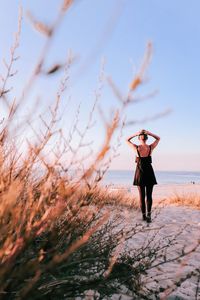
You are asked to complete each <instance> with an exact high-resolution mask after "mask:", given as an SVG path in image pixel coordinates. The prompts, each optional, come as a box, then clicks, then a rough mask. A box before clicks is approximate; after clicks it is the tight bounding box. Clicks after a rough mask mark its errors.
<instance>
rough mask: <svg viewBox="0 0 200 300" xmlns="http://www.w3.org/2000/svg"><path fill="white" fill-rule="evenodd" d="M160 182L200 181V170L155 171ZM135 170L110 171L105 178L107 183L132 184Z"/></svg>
mask: <svg viewBox="0 0 200 300" xmlns="http://www.w3.org/2000/svg"><path fill="white" fill-rule="evenodd" d="M154 172H155V175H156V179H157V182H158V184H184V183H194V184H195V183H197V184H199V183H200V172H188V171H154ZM133 177H134V171H124V170H123V171H122V170H117V171H114V170H112V171H108V172H107V173H106V175H105V177H104V179H103V182H102V183H103V184H105V185H110V184H113V185H125V186H126V185H132V182H133Z"/></svg>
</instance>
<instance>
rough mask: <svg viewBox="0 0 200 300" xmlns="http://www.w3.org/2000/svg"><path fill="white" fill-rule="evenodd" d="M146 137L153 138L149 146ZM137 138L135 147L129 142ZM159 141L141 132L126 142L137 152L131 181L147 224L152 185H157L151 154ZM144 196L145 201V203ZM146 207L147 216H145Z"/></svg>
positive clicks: (146, 132) (155, 136)
mask: <svg viewBox="0 0 200 300" xmlns="http://www.w3.org/2000/svg"><path fill="white" fill-rule="evenodd" d="M148 135H150V136H152V137H154V138H155V141H154V142H153V143H152V144H151V145H147V144H146V141H147V139H148ZM136 136H138V139H139V141H140V145H139V146H138V145H136V144H134V143H132V142H131V140H132V139H133V138H134V137H136ZM159 141H160V138H159V136H157V135H155V134H153V133H151V132H149V131H147V130H144V129H143V130H141V131H139V132H137V133H135V134H133V135H131V136H130V137H129V138H128V139H127V142H128V144H129V145H131V147H132V148H133V149H134V150H135V151H136V152H137V157H136V163H137V166H136V171H135V177H134V181H133V185H137V186H138V191H139V198H140V207H141V211H142V216H143V220H144V221H147V222H148V223H150V222H151V207H152V192H153V186H154V184H157V182H156V177H155V174H154V170H153V168H152V165H151V162H152V159H151V153H152V151H153V149H154V148H155V147H156V146H157V145H158V143H159ZM145 196H146V198H147V201H146V203H145ZM146 207H147V214H146Z"/></svg>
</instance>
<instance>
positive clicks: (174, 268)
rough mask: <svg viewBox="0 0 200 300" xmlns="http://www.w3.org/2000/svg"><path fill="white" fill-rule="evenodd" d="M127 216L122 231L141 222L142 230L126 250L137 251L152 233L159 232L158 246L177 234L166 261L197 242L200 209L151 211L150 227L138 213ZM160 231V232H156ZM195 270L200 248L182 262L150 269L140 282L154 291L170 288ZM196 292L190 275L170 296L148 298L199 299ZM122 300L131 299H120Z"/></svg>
mask: <svg viewBox="0 0 200 300" xmlns="http://www.w3.org/2000/svg"><path fill="white" fill-rule="evenodd" d="M127 213H129V217H128V218H127V219H126V221H125V222H124V223H123V226H124V227H125V228H130V227H133V226H134V225H135V224H136V223H143V224H144V229H145V230H144V231H143V232H142V233H139V234H137V235H135V236H134V237H133V238H132V239H131V240H129V241H128V242H127V245H126V247H127V246H128V248H129V249H139V248H140V247H141V246H142V245H143V244H144V242H145V241H147V240H148V239H150V240H151V239H152V236H153V235H154V233H155V232H158V235H157V237H156V239H157V240H160V239H161V240H162V241H161V244H162V243H165V242H166V237H168V236H169V235H178V236H177V237H176V243H177V244H175V245H172V246H170V247H169V249H168V251H167V258H173V257H176V256H177V254H178V253H180V249H182V248H183V247H184V246H187V247H186V250H187V251H189V250H190V249H192V247H194V246H195V245H196V244H197V243H198V240H200V210H194V209H191V208H188V207H181V206H179V207H176V206H168V207H164V208H160V209H159V211H158V209H157V208H154V212H153V222H152V223H151V224H150V225H147V224H146V223H145V222H143V221H141V215H140V212H139V211H137V212H135V211H132V212H130V210H129V212H128V211H127V212H126V213H125V214H127ZM159 228H161V229H160V230H158V229H159ZM126 247H125V248H126ZM196 267H198V268H199V269H200V246H199V247H198V249H197V251H196V252H194V253H191V254H189V255H187V256H186V257H185V258H184V259H183V261H182V264H180V263H178V262H177V261H174V262H170V263H166V264H163V265H161V266H159V267H155V268H153V269H150V270H149V271H148V276H146V277H144V278H143V280H144V282H145V285H146V286H147V287H148V288H151V289H152V288H155V290H158V289H159V287H160V286H162V287H164V288H165V287H172V286H173V284H174V282H176V281H177V280H179V279H180V278H181V277H182V276H184V275H186V274H187V273H188V272H189V271H192V270H194V268H196ZM196 290H197V277H195V276H193V277H191V278H188V279H187V280H186V281H185V282H183V283H182V284H181V286H180V287H178V288H177V289H176V291H174V292H170V290H169V295H167V294H163V293H162V292H160V293H159V295H158V297H159V298H155V296H152V295H151V296H149V299H170V300H172V299H177V300H178V299H182V300H183V299H184V300H195V299H200V290H199V291H198V296H197V298H195V297H196V295H195V293H196ZM112 299H113V300H114V299H119V296H117V295H115V296H113V297H112ZM121 299H122V300H123V299H124V300H125V299H131V298H130V297H126V296H123V297H122V298H121Z"/></svg>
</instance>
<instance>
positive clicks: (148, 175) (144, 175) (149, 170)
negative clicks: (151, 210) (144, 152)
mask: <svg viewBox="0 0 200 300" xmlns="http://www.w3.org/2000/svg"><path fill="white" fill-rule="evenodd" d="M149 147H150V149H149V155H148V156H145V157H141V156H140V153H139V151H138V147H137V153H138V157H136V160H135V162H136V163H137V165H136V170H135V177H134V181H133V185H143V186H146V185H154V184H157V181H156V177H155V174H154V170H153V167H152V165H151V163H152V159H151V146H149Z"/></svg>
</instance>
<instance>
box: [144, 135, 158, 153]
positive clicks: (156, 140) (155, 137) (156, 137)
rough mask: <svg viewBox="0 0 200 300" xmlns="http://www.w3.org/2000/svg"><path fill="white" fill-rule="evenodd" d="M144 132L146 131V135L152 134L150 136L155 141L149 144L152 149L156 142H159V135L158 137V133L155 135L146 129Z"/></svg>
mask: <svg viewBox="0 0 200 300" xmlns="http://www.w3.org/2000/svg"><path fill="white" fill-rule="evenodd" d="M145 133H146V134H147V135H150V136H152V137H153V138H154V139H155V141H154V142H153V143H152V144H151V148H152V149H154V148H155V147H156V146H157V145H158V143H159V141H160V137H159V136H158V135H156V134H154V133H152V132H150V131H147V130H145Z"/></svg>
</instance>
